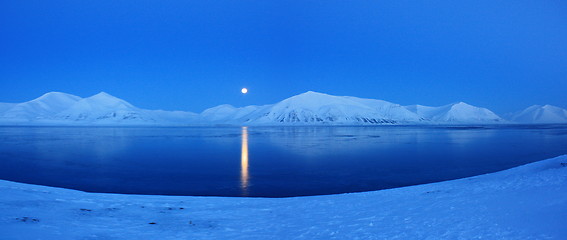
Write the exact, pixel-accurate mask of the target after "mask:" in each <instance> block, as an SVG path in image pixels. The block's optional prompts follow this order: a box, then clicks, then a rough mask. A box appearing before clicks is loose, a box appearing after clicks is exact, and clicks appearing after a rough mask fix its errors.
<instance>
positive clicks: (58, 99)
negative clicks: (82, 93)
mask: <svg viewBox="0 0 567 240" xmlns="http://www.w3.org/2000/svg"><path fill="white" fill-rule="evenodd" d="M80 99H81V98H80V97H77V96H75V95H71V94H67V93H61V92H50V93H46V94H44V95H42V96H41V97H38V98H36V99H34V100H31V101H28V102H23V103H18V104H9V103H4V104H3V107H2V108H6V109H5V111H3V112H1V115H0V119H4V120H8V121H34V120H38V119H46V118H50V117H51V116H52V115H54V114H56V113H58V112H61V111H63V110H65V109H67V108H69V107H70V106H72V105H73V104H75V103H77V102H78V101H79V100H80Z"/></svg>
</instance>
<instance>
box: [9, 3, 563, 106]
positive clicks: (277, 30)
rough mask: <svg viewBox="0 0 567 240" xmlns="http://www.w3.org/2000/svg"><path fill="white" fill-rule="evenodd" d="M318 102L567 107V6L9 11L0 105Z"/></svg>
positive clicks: (100, 6)
mask: <svg viewBox="0 0 567 240" xmlns="http://www.w3.org/2000/svg"><path fill="white" fill-rule="evenodd" d="M242 87H246V88H248V89H249V92H248V93H247V94H246V95H243V94H241V93H240V89H241V88H242ZM310 90H311V91H317V92H323V93H328V94H332V95H344V96H357V97H364V98H374V99H382V100H386V101H390V102H394V103H398V104H402V105H410V104H422V105H429V106H440V105H444V104H449V103H454V102H460V101H464V102H467V103H469V104H472V105H476V106H481V107H486V108H489V109H491V110H493V111H495V112H496V113H507V112H515V111H519V110H521V109H524V108H526V107H528V106H530V105H533V104H551V105H556V106H559V107H563V108H567V2H565V1H559V0H549V1H541V0H531V1H528V0H514V1H500V0H478V1H437V0H428V1H419V0H418V1H405V0H401V1H398V0H396V1H370V0H368V1H364V0H363V1H344V0H342V1H335V0H330V1H322V0H321V1H310V0H301V1H293V0H291V1H259V0H256V1H249V0H243V1H223V0H218V1H143V0H142V1H125V0H108V1H107V0H100V1H94V0H87V1H73V0H69V1H60V0H53V1H41V0H37V1H31V0H30V1H27V0H2V1H0V102H24V101H28V100H31V99H33V98H36V97H39V96H40V95H42V94H44V93H46V92H51V91H58V92H66V93H71V94H75V95H78V96H81V97H88V96H91V95H94V94H96V93H98V92H101V91H104V92H107V93H109V94H112V95H114V96H116V97H119V98H122V99H125V100H127V101H128V102H130V103H132V104H134V105H135V106H137V107H140V108H146V109H164V110H185V111H192V112H201V111H202V110H204V109H206V108H209V107H213V106H216V105H219V104H232V105H234V106H246V105H251V104H255V105H262V104H271V103H275V102H278V101H281V100H283V99H285V98H287V97H291V96H293V95H296V94H300V93H303V92H306V91H310Z"/></svg>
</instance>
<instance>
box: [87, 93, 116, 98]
mask: <svg viewBox="0 0 567 240" xmlns="http://www.w3.org/2000/svg"><path fill="white" fill-rule="evenodd" d="M91 97H106V98H116V97H115V96H112V95H110V94H108V93H107V92H99V93H97V94H95V95H93V96H91Z"/></svg>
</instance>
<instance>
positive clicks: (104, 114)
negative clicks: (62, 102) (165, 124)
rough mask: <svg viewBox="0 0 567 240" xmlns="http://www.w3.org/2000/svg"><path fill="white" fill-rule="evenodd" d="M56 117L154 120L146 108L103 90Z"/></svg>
mask: <svg viewBox="0 0 567 240" xmlns="http://www.w3.org/2000/svg"><path fill="white" fill-rule="evenodd" d="M55 119H64V120H71V121H86V122H94V121H97V122H123V121H128V122H130V123H131V122H137V123H144V122H154V121H155V120H154V119H152V118H151V116H150V115H149V114H147V113H145V110H141V109H138V108H136V107H134V106H133V105H132V104H130V103H128V102H126V101H124V100H122V99H119V98H116V97H114V96H112V95H110V94H108V93H105V92H101V93H98V94H96V95H94V96H91V97H88V98H84V99H81V100H79V101H78V102H76V103H75V104H73V105H72V106H71V107H69V108H67V109H65V110H64V111H62V112H60V113H58V114H56V116H55Z"/></svg>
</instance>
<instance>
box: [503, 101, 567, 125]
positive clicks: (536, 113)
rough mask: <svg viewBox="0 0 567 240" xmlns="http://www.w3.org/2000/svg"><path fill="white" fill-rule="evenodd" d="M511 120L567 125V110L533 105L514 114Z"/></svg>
mask: <svg viewBox="0 0 567 240" xmlns="http://www.w3.org/2000/svg"><path fill="white" fill-rule="evenodd" d="M511 120H512V121H514V122H518V123H567V109H563V108H560V107H555V106H551V105H544V106H541V105H533V106H531V107H528V108H526V109H524V110H523V111H521V112H519V113H517V114H513V115H512V117H511Z"/></svg>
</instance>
